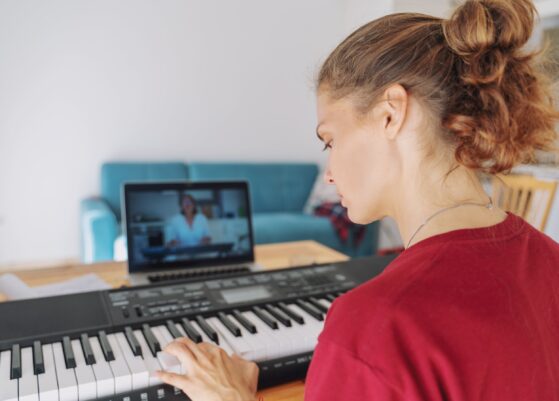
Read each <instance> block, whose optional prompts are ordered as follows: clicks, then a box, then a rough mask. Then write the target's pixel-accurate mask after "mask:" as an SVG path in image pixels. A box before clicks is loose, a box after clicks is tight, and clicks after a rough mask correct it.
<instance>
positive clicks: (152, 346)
mask: <svg viewBox="0 0 559 401" xmlns="http://www.w3.org/2000/svg"><path fill="white" fill-rule="evenodd" d="M142 333H143V334H144V338H145V339H146V342H147V343H148V347H149V350H150V351H151V354H152V355H153V356H156V355H157V353H158V352H160V351H161V344H160V343H159V341H158V340H157V337H155V334H153V331H151V328H150V327H149V325H148V324H143V325H142Z"/></svg>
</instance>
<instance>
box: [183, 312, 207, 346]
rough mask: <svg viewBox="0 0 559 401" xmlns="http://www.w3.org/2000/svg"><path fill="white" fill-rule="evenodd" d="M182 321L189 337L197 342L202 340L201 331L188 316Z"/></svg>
mask: <svg viewBox="0 0 559 401" xmlns="http://www.w3.org/2000/svg"><path fill="white" fill-rule="evenodd" d="M181 323H182V327H183V328H184V331H185V333H186V335H187V336H188V338H190V339H191V340H192V341H194V342H195V343H196V344H198V343H200V342H202V336H201V333H199V332H198V330H196V329H195V328H194V326H193V325H192V322H191V321H189V320H188V319H187V318H183V319H182V320H181Z"/></svg>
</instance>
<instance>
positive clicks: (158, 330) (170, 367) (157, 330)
mask: <svg viewBox="0 0 559 401" xmlns="http://www.w3.org/2000/svg"><path fill="white" fill-rule="evenodd" d="M164 330H165V331H167V332H168V330H167V328H166V327H165V326H156V327H152V328H151V331H152V332H153V335H154V336H155V338H157V341H159V344H160V345H161V349H164V348H165V347H166V346H167V344H169V343H170V342H171V341H170V340H169V338H168V337H167V336H166V335H165V334H164V333H165V331H164ZM157 360H158V361H159V363H160V365H161V368H162V369H163V370H165V371H167V372H173V373H182V366H181V363H180V361H179V360H178V359H177V358H176V357H174V356H173V355H171V354H168V353H166V352H165V351H160V352H158V353H157Z"/></svg>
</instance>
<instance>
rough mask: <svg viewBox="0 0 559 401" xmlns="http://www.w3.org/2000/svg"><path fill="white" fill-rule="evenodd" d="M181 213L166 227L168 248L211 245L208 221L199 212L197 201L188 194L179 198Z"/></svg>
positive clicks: (184, 193)
mask: <svg viewBox="0 0 559 401" xmlns="http://www.w3.org/2000/svg"><path fill="white" fill-rule="evenodd" d="M179 208H180V213H178V214H176V215H175V216H173V217H171V218H170V219H169V220H168V221H167V224H166V226H165V244H166V246H167V247H168V248H177V247H186V246H196V245H207V244H209V243H211V237H210V235H209V230H208V219H207V218H206V216H204V214H203V213H199V212H198V206H197V204H196V199H194V197H193V196H192V195H190V194H188V193H186V192H183V193H181V194H180V197H179Z"/></svg>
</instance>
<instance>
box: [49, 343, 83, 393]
mask: <svg viewBox="0 0 559 401" xmlns="http://www.w3.org/2000/svg"><path fill="white" fill-rule="evenodd" d="M52 352H53V354H54V365H55V366H56V380H57V381H58V395H59V397H60V401H76V400H77V399H78V383H77V381H76V374H75V372H74V369H67V368H66V362H65V360H64V352H63V351H62V343H54V344H52Z"/></svg>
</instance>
